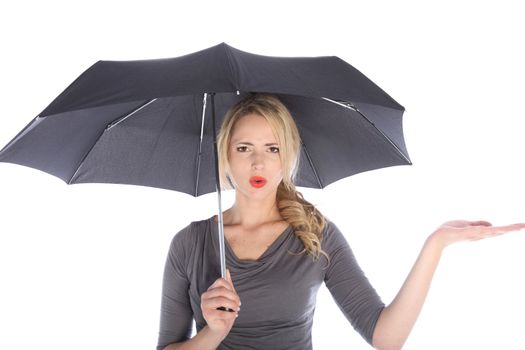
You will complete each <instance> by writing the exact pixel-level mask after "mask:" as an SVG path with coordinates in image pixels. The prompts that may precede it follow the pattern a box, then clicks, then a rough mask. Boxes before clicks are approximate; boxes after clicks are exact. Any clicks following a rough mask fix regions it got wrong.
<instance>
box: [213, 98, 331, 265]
mask: <svg viewBox="0 0 525 350" xmlns="http://www.w3.org/2000/svg"><path fill="white" fill-rule="evenodd" d="M249 114H257V115H260V116H262V117H264V118H265V119H266V120H267V121H268V123H269V124H270V127H271V128H272V131H273V133H274V135H275V136H276V138H277V142H278V144H279V155H280V158H281V164H282V174H283V180H282V181H281V183H280V184H279V186H278V188H277V196H276V202H277V208H278V210H279V212H280V214H281V216H282V217H283V219H284V220H285V221H286V222H288V223H289V224H290V225H291V226H292V227H293V229H294V232H295V235H296V236H297V237H298V238H299V239H300V240H301V241H302V243H303V245H304V249H303V250H302V251H301V252H299V253H297V254H296V255H300V254H302V253H304V252H305V251H306V252H307V254H311V255H312V256H313V259H314V261H315V260H317V259H319V257H320V255H321V254H323V255H324V256H325V257H326V258H327V259H328V261H330V258H329V256H328V254H326V252H324V251H323V250H322V249H321V241H322V238H323V230H324V227H325V225H326V219H325V217H324V216H323V214H321V212H320V211H319V210H317V209H316V208H315V207H314V205H312V204H311V203H310V202H308V201H306V200H305V199H304V197H303V195H302V194H301V192H299V191H297V190H296V188H295V185H294V181H295V178H296V176H297V171H298V169H299V156H300V151H301V139H300V135H299V130H298V129H297V125H296V124H295V121H294V119H293V117H292V115H291V114H290V112H289V111H288V109H287V108H286V106H285V105H284V104H283V103H282V102H281V101H280V100H279V99H278V98H277V97H276V96H273V95H269V94H252V95H250V96H248V97H246V98H244V99H243V100H241V101H239V102H238V103H237V104H235V105H234V106H232V107H231V108H230V109H229V110H228V112H227V113H226V115H225V117H224V120H223V122H222V126H221V129H220V131H219V134H218V136H217V148H218V157H219V159H218V161H219V177H220V181H221V189H226V190H227V189H234V185H233V183H232V182H231V181H230V175H229V174H230V168H229V162H228V149H229V146H230V140H231V136H232V132H233V128H234V126H235V123H236V122H237V121H238V120H239V119H240V118H242V117H244V116H246V115H249ZM292 254H293V253H292Z"/></svg>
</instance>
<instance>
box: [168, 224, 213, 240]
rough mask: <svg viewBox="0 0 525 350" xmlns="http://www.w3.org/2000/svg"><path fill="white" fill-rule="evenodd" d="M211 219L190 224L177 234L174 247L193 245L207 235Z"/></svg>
mask: <svg viewBox="0 0 525 350" xmlns="http://www.w3.org/2000/svg"><path fill="white" fill-rule="evenodd" d="M210 221H211V218H207V219H202V220H195V221H191V222H190V223H188V224H187V225H186V226H184V227H183V228H181V229H180V230H179V231H178V232H177V233H175V235H174V237H173V239H172V245H174V244H175V245H179V246H180V245H186V246H187V245H193V244H195V242H196V241H197V240H198V238H199V237H200V236H202V235H204V234H206V232H207V230H208V227H209V223H210Z"/></svg>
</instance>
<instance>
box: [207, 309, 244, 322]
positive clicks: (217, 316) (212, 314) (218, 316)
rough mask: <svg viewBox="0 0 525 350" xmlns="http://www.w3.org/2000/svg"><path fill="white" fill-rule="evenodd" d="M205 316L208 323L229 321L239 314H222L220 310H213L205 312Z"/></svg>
mask: <svg viewBox="0 0 525 350" xmlns="http://www.w3.org/2000/svg"><path fill="white" fill-rule="evenodd" d="M206 314H207V315H208V319H209V320H210V321H213V320H231V319H234V318H236V317H237V315H238V314H239V313H237V312H224V311H221V310H216V309H213V310H209V311H207V313H206Z"/></svg>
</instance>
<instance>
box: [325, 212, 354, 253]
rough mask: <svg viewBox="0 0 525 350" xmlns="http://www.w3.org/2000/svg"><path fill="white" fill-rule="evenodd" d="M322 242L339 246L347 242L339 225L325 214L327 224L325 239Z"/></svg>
mask: <svg viewBox="0 0 525 350" xmlns="http://www.w3.org/2000/svg"><path fill="white" fill-rule="evenodd" d="M322 243H324V244H325V245H331V246H332V245H335V246H339V245H341V244H347V243H348V242H347V241H346V238H345V236H344V235H343V233H342V232H341V230H340V229H339V227H337V225H336V224H335V223H334V222H333V221H332V220H330V219H328V218H327V217H326V216H325V226H324V228H323V240H322Z"/></svg>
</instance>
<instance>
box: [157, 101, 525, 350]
mask: <svg viewBox="0 0 525 350" xmlns="http://www.w3.org/2000/svg"><path fill="white" fill-rule="evenodd" d="M218 149H219V169H220V176H221V184H223V185H224V187H225V189H228V188H234V189H235V203H234V205H233V206H232V207H231V208H230V209H228V210H226V211H225V212H224V213H223V222H224V235H225V247H226V251H225V252H226V263H227V266H228V267H229V269H228V273H227V279H226V280H225V279H223V278H218V279H217V278H216V276H220V266H218V264H217V262H218V261H219V257H218V251H219V249H218V237H217V236H218V234H217V218H216V216H212V217H211V218H209V219H206V220H202V221H196V222H192V223H191V224H190V225H188V226H187V227H185V228H184V229H182V230H181V231H180V232H178V233H177V234H176V235H175V237H174V238H173V241H172V243H171V246H170V251H169V254H168V259H167V261H166V267H165V271H164V280H163V294H162V305H161V322H160V332H159V341H158V346H157V349H158V350H161V349H166V350H171V349H216V348H219V349H272V350H276V349H301V350H302V349H311V348H312V342H311V327H312V321H313V315H314V310H315V300H316V294H317V291H318V289H319V287H320V285H321V284H322V283H323V282H324V283H325V284H326V286H327V288H328V289H329V290H330V292H331V294H332V296H333V297H334V299H335V300H336V302H337V304H338V306H339V307H340V309H341V311H342V312H343V313H344V314H345V316H346V317H347V318H348V319H349V321H350V322H351V324H352V326H353V327H354V328H355V329H356V330H357V331H358V332H359V333H360V334H361V336H362V337H363V338H364V339H365V340H366V341H367V342H368V343H369V344H370V345H372V346H374V347H375V348H378V349H399V348H401V347H402V346H403V344H404V342H405V340H406V339H407V337H408V335H409V333H410V330H411V329H412V327H413V325H414V323H415V321H416V318H417V316H418V315H419V312H420V310H421V307H422V305H423V302H424V299H425V297H426V294H427V292H428V289H429V286H430V282H431V279H432V276H433V274H434V271H435V269H436V266H437V264H438V261H439V258H440V255H441V252H442V250H443V249H444V248H445V247H446V246H448V245H449V244H451V243H454V242H458V241H462V240H477V239H482V238H486V237H493V236H496V235H500V234H502V233H505V232H507V231H511V230H519V229H521V228H524V227H525V224H515V225H509V226H504V227H492V226H491V225H490V223H488V222H485V221H476V222H468V221H449V222H447V223H445V224H443V225H442V226H440V227H439V228H438V229H437V230H436V231H435V232H433V233H432V234H431V235H430V236H429V237H428V239H427V240H426V243H425V245H424V247H423V249H422V251H421V254H420V255H419V258H418V259H417V261H416V263H415V265H414V267H413V269H412V271H411V272H410V274H409V276H408V278H407V280H406V281H405V283H404V285H403V287H402V288H401V290H400V292H399V294H398V295H397V296H396V298H395V299H394V301H393V302H392V303H391V304H390V305H388V306H386V307H385V304H384V303H383V302H382V301H381V299H380V298H379V296H378V295H377V293H376V291H375V290H374V288H373V287H372V286H371V285H370V283H369V281H368V279H367V278H366V277H365V275H364V273H363V272H362V270H361V269H360V268H359V265H358V264H357V262H356V260H355V258H354V255H353V253H352V250H351V249H350V247H349V245H348V243H347V242H346V240H345V238H344V236H343V235H342V233H341V232H340V231H339V229H338V228H337V226H336V225H335V224H334V223H333V222H331V221H330V220H328V219H327V218H325V217H324V216H323V215H322V214H321V213H320V212H319V211H318V210H317V209H316V208H315V207H314V206H313V205H312V204H310V203H309V202H307V201H306V200H304V198H303V197H302V195H301V193H299V192H297V191H296V189H295V186H294V178H295V174H296V171H297V169H298V161H299V154H300V139H299V132H298V130H297V127H296V125H295V123H294V120H293V118H292V116H291V115H290V113H289V111H288V110H287V109H286V107H285V106H284V105H283V104H282V103H281V102H280V101H279V100H278V99H277V98H276V97H274V96H271V95H265V94H254V95H252V96H249V97H247V98H246V99H244V100H242V101H240V102H239V103H238V104H236V105H235V106H233V107H232V108H231V109H230V110H229V111H228V113H227V114H226V116H225V119H224V121H223V124H222V127H221V130H220V133H219V136H218ZM241 300H242V301H243V303H242V305H243V306H242V311H241V308H240V306H241ZM220 307H222V308H229V309H231V310H233V312H228V311H223V310H220V309H218V308H220ZM193 319H195V322H196V325H197V334H196V335H195V336H194V337H193V338H191V339H190V337H191V333H192V322H193Z"/></svg>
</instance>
